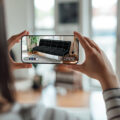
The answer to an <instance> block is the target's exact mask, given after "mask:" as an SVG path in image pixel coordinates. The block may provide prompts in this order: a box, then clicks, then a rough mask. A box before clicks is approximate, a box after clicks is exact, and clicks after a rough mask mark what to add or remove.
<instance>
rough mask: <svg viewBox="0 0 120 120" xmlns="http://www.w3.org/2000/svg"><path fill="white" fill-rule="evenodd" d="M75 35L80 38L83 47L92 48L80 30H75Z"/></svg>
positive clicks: (86, 49)
mask: <svg viewBox="0 0 120 120" xmlns="http://www.w3.org/2000/svg"><path fill="white" fill-rule="evenodd" d="M74 35H75V36H76V37H77V38H78V39H79V41H80V43H81V45H82V46H83V48H84V49H85V51H89V50H91V46H90V45H89V43H88V42H87V41H86V39H84V37H82V35H80V34H79V33H78V32H74Z"/></svg>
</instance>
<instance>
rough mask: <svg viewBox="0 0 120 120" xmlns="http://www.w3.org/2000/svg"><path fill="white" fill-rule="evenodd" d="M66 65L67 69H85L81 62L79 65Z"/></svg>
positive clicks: (82, 70) (81, 70)
mask: <svg viewBox="0 0 120 120" xmlns="http://www.w3.org/2000/svg"><path fill="white" fill-rule="evenodd" d="M66 67H67V68H69V69H72V70H75V71H79V72H84V71H85V66H84V64H81V65H67V66H66Z"/></svg>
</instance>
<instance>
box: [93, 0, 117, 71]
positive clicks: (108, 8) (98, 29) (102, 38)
mask: <svg viewBox="0 0 120 120" xmlns="http://www.w3.org/2000/svg"><path fill="white" fill-rule="evenodd" d="M116 29H117V0H92V32H93V40H94V41H95V42H96V43H97V44H98V45H99V46H100V47H101V48H102V49H103V51H104V52H105V53H106V55H107V57H108V58H109V59H110V61H111V63H112V65H113V67H114V69H115V64H116Z"/></svg>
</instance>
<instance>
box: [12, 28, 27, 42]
mask: <svg viewBox="0 0 120 120" xmlns="http://www.w3.org/2000/svg"><path fill="white" fill-rule="evenodd" d="M28 33H29V32H28V31H26V30H25V31H23V32H21V33H20V34H17V35H15V36H14V37H15V39H18V40H19V39H21V37H22V36H24V35H28Z"/></svg>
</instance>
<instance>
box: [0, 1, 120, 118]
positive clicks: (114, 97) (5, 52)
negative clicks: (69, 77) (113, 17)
mask: <svg viewBox="0 0 120 120" xmlns="http://www.w3.org/2000/svg"><path fill="white" fill-rule="evenodd" d="M4 28H5V25H4V16H3V3H2V0H0V120H61V119H62V120H80V117H77V116H76V115H73V114H71V113H68V112H65V111H63V110H59V109H55V108H46V107H45V106H44V105H42V104H36V105H34V106H23V105H21V104H19V103H17V102H16V99H15V89H14V77H13V75H12V72H13V70H15V69H20V68H31V67H32V65H31V64H23V63H16V62H14V61H13V60H12V58H11V57H10V55H9V52H10V50H11V48H12V47H13V46H14V45H15V44H16V43H18V42H19V41H20V38H21V37H22V36H23V35H27V34H28V32H27V31H24V32H22V33H21V34H18V35H15V36H13V37H11V38H10V39H9V40H8V43H7V41H6V32H5V29H4ZM74 34H75V36H76V37H77V38H78V39H79V41H80V43H81V45H82V46H83V48H84V50H85V54H86V60H85V62H84V63H83V64H82V65H73V66H66V67H68V68H69V69H73V70H76V71H80V72H82V73H84V74H86V75H88V76H89V77H91V78H95V79H97V80H99V82H100V83H101V86H102V89H103V91H104V92H103V96H104V100H105V102H106V109H107V116H108V120H120V83H119V80H118V78H117V76H116V74H115V72H114V71H113V69H112V66H111V64H110V62H109V60H108V59H107V57H106V55H105V54H104V52H103V51H102V50H101V49H100V48H99V47H98V46H97V45H96V43H95V42H94V41H92V40H90V39H89V38H87V37H83V36H81V35H80V34H79V33H77V32H75V33H74Z"/></svg>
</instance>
